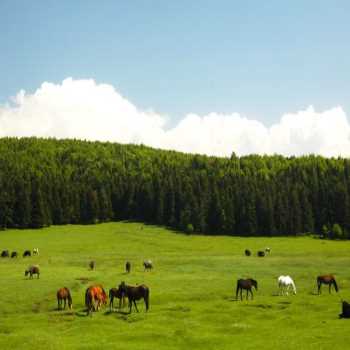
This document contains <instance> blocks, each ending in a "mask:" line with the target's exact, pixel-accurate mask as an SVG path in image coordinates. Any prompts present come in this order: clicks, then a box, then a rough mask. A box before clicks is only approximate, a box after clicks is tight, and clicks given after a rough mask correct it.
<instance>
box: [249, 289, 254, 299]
mask: <svg viewBox="0 0 350 350" xmlns="http://www.w3.org/2000/svg"><path fill="white" fill-rule="evenodd" d="M249 292H250V294H251V295H252V300H253V299H254V298H253V291H252V290H251V289H249Z"/></svg>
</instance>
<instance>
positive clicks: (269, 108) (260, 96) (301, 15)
mask: <svg viewBox="0 0 350 350" xmlns="http://www.w3.org/2000/svg"><path fill="white" fill-rule="evenodd" d="M349 16H350V2H349V1H321V0H318V1H311V0H310V1H308V0H307V1H305V0H303V1H298V0H296V1H14V0H11V1H7V0H2V1H1V2H0V33H1V34H0V35H1V37H0V38H1V40H0V42H1V43H0V50H1V51H0V53H1V54H0V77H1V79H0V103H4V102H5V101H7V100H8V98H9V96H13V95H15V94H16V93H17V92H18V91H19V90H20V89H24V90H26V91H27V92H34V91H35V90H36V89H37V88H38V87H39V86H40V84H41V83H42V82H44V81H49V82H55V83H59V82H61V81H62V80H63V79H64V78H67V77H73V78H76V79H77V78H93V79H95V81H97V82H100V83H109V84H111V85H113V86H114V87H115V88H116V89H118V91H120V92H121V93H122V94H123V95H124V96H125V97H127V98H128V99H129V100H130V101H132V102H133V103H135V104H136V105H137V106H139V107H141V108H153V109H154V110H155V111H157V112H160V113H165V114H168V115H169V116H170V117H171V118H173V119H174V120H177V119H179V118H181V117H182V116H183V115H184V114H186V113H188V112H196V113H199V114H206V113H209V112H211V111H216V112H221V113H231V112H239V113H241V114H243V115H246V116H248V117H251V118H255V119H257V120H260V121H262V122H264V123H265V124H267V125H269V124H271V123H272V122H275V121H276V120H278V119H279V118H280V116H281V115H282V114H283V113H284V112H291V111H298V110H300V109H304V108H306V107H307V106H309V105H313V106H314V107H315V108H316V109H317V110H324V109H327V108H331V107H334V106H338V105H340V106H342V107H343V109H344V110H345V111H346V112H347V113H348V114H349V112H350V59H349V57H350V44H349V38H350V21H349Z"/></svg>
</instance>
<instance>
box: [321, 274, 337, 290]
mask: <svg viewBox="0 0 350 350" xmlns="http://www.w3.org/2000/svg"><path fill="white" fill-rule="evenodd" d="M322 284H328V285H329V293H330V292H331V287H332V285H333V286H334V289H335V291H336V292H338V286H337V282H336V281H335V278H334V276H333V275H322V276H318V277H317V290H318V294H320V293H321V286H322Z"/></svg>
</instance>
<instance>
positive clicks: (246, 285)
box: [236, 278, 258, 300]
mask: <svg viewBox="0 0 350 350" xmlns="http://www.w3.org/2000/svg"><path fill="white" fill-rule="evenodd" d="M252 287H254V288H255V290H258V282H257V281H255V280H253V279H252V278H248V279H246V280H244V279H239V280H238V281H237V288H236V300H238V293H239V292H240V293H241V300H243V298H242V290H243V289H245V290H246V291H247V297H246V298H247V300H248V292H250V294H251V296H252V299H253V292H252Z"/></svg>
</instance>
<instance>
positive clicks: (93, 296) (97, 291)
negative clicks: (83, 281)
mask: <svg viewBox="0 0 350 350" xmlns="http://www.w3.org/2000/svg"><path fill="white" fill-rule="evenodd" d="M102 304H104V305H106V304H107V294H106V292H105V290H104V289H103V287H102V286H101V285H95V286H90V287H89V288H88V289H86V292H85V306H86V307H87V314H88V315H89V314H90V313H91V312H92V311H98V310H99V308H100V307H101V305H102Z"/></svg>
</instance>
